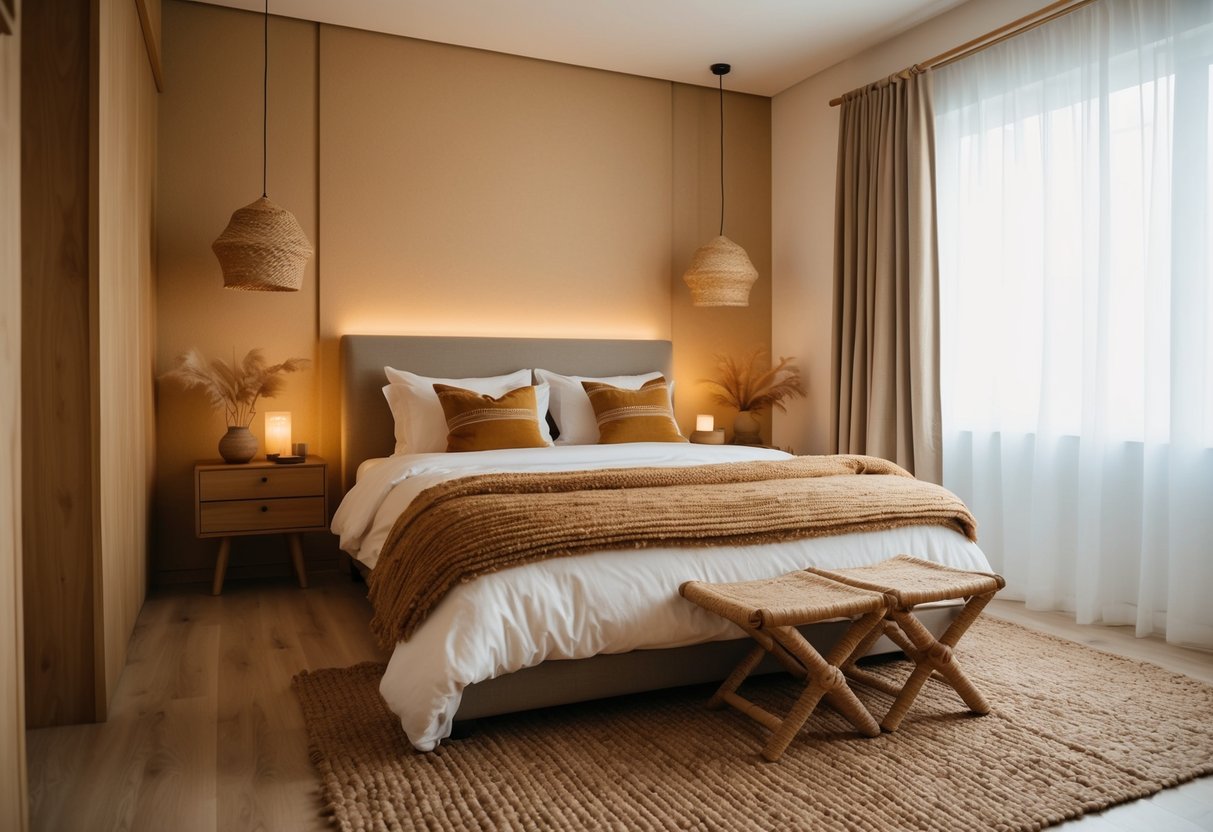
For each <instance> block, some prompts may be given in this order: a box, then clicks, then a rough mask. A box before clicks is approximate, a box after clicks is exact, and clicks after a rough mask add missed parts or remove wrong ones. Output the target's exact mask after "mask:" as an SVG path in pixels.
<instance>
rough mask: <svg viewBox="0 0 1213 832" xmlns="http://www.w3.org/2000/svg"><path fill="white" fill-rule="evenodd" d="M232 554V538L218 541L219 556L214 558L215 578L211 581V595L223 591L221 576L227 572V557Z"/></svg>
mask: <svg viewBox="0 0 1213 832" xmlns="http://www.w3.org/2000/svg"><path fill="white" fill-rule="evenodd" d="M231 554H232V539H231V538H230V537H225V538H223V539H222V540H220V541H219V556H218V557H217V558H215V579H214V581H212V582H211V595H218V594H220V593H221V592H223V576H224V575H225V574H227V559H228V557H229V556H230V555H231Z"/></svg>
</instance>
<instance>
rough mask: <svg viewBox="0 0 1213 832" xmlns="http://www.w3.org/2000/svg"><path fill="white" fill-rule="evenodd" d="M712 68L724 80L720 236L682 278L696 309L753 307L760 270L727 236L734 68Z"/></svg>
mask: <svg viewBox="0 0 1213 832" xmlns="http://www.w3.org/2000/svg"><path fill="white" fill-rule="evenodd" d="M711 69H712V74H713V75H715V76H716V77H717V78H719V79H720V236H719V237H716V238H715V239H714V240H712V241H711V242H708V243H706V244H705V245H703V246H701V247H700V249H699V250H698V251H696V252H695V254H694V256H693V257H692V258H691V265H690V267H689V268H688V269H687V270H686V273H685V274H684V275H683V276H682V279H683V280H684V281H686V284H687V286H689V287H690V288H691V303H692V304H693V305H694V306H749V305H750V287H751V286H753V285H754V281H755V280H757V279H758V269H756V268H754V264H753V263H751V262H750V256H749V255H748V254H746V253H745V249H744V248H742V247H741V246H739V245H737V243H735V242H733V241H732V240H730V239H729V238H728V237H726V236H724V76H725V75H727V74H728V73H729V70H730V69H732V67H730V66H729V65H728V64H712V67H711Z"/></svg>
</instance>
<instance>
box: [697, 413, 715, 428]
mask: <svg viewBox="0 0 1213 832" xmlns="http://www.w3.org/2000/svg"><path fill="white" fill-rule="evenodd" d="M715 429H716V418H715V417H714V416H712V415H711V414H703V413H701V414H699V415H698V416H696V417H695V430H715Z"/></svg>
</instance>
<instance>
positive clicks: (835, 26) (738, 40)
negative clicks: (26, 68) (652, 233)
mask: <svg viewBox="0 0 1213 832" xmlns="http://www.w3.org/2000/svg"><path fill="white" fill-rule="evenodd" d="M200 2H207V3H212V4H214V5H220V6H229V7H231V8H237V9H249V10H252V11H262V10H263V8H264V5H263V3H264V0H200ZM963 2H964V0H744V2H743V0H337V2H334V0H271V2H270V12H271V13H273V14H275V15H283V16H286V17H296V18H300V19H302V20H313V21H318V22H320V23H333V24H337V25H339V26H350V27H353V28H356V29H368V30H370V31H374V32H387V33H389V34H394V35H405V36H407V37H412V38H420V39H422V40H430V41H437V42H439V43H452V44H456V45H459V46H471V47H475V48H477V49H488V50H491V51H493V52H505V53H507V54H511V55H524V56H526V57H531V58H542V59H544V60H548V61H557V62H559V63H566V64H576V65H578V66H588V67H594V68H595V69H606V70H611V71H614V72H624V73H628V74H631V75H643V76H646V77H650V78H662V79H666V80H670V81H682V82H685V83H689V84H701V85H704V86H712V87H714V86H716V78H715V76H713V75H712V74H711V72H710V71H709V70H708V66H709V65H710V64H713V63H716V62H725V63H731V64H732V65H733V72H732V73H731V74H730V75H728V76H727V77H726V78H725V88H726V89H730V90H736V91H740V92H749V93H755V94H757V95H766V96H771V95H775V94H776V93H779V92H782V91H783V90H785V89H787V88H788V87H790V86H792V85H793V84H795V83H797V82H798V81H801V80H803V79H804V78H807V77H809V76H810V75H813V74H815V73H817V72H820V71H821V70H823V69H825V68H826V67H829V66H832V65H833V64H835V63H838V62H839V61H841V60H843V59H844V58H847V57H849V56H851V55H854V54H856V53H858V52H861V51H863V50H864V49H866V48H868V47H870V46H874V45H876V44H878V43H880V42H881V41H883V40H885V39H887V38H890V37H893V36H894V35H897V34H900V33H901V32H904V31H905V30H907V29H909V28H911V27H912V26H915V25H916V24H918V23H921V22H922V21H924V20H926V19H927V18H930V17H934V16H935V15H937V14H940V13H941V12H944V11H946V10H947V9H950V8H952V7H954V6H959V5H960V4H961V3H963Z"/></svg>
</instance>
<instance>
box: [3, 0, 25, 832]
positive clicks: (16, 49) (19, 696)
mask: <svg viewBox="0 0 1213 832" xmlns="http://www.w3.org/2000/svg"><path fill="white" fill-rule="evenodd" d="M12 8H13V10H14V11H15V12H16V13H20V11H21V9H20V6H19V5H14V6H13V7H12ZM11 21H12V23H13V25H12V26H11V27H10V30H11V32H12V34H10V35H0V829H11V830H23V829H25V828H26V814H27V805H26V804H27V799H26V785H25V709H24V694H25V673H24V669H23V667H22V658H21V656H22V653H23V650H24V647H23V644H22V640H23V629H24V627H23V625H22V621H21V409H20V404H19V403H20V401H21V198H20V194H21V151H20V148H21V27H20V25H19V19H18V18H17V17H16V14H14V15H13V17H12V18H11Z"/></svg>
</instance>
